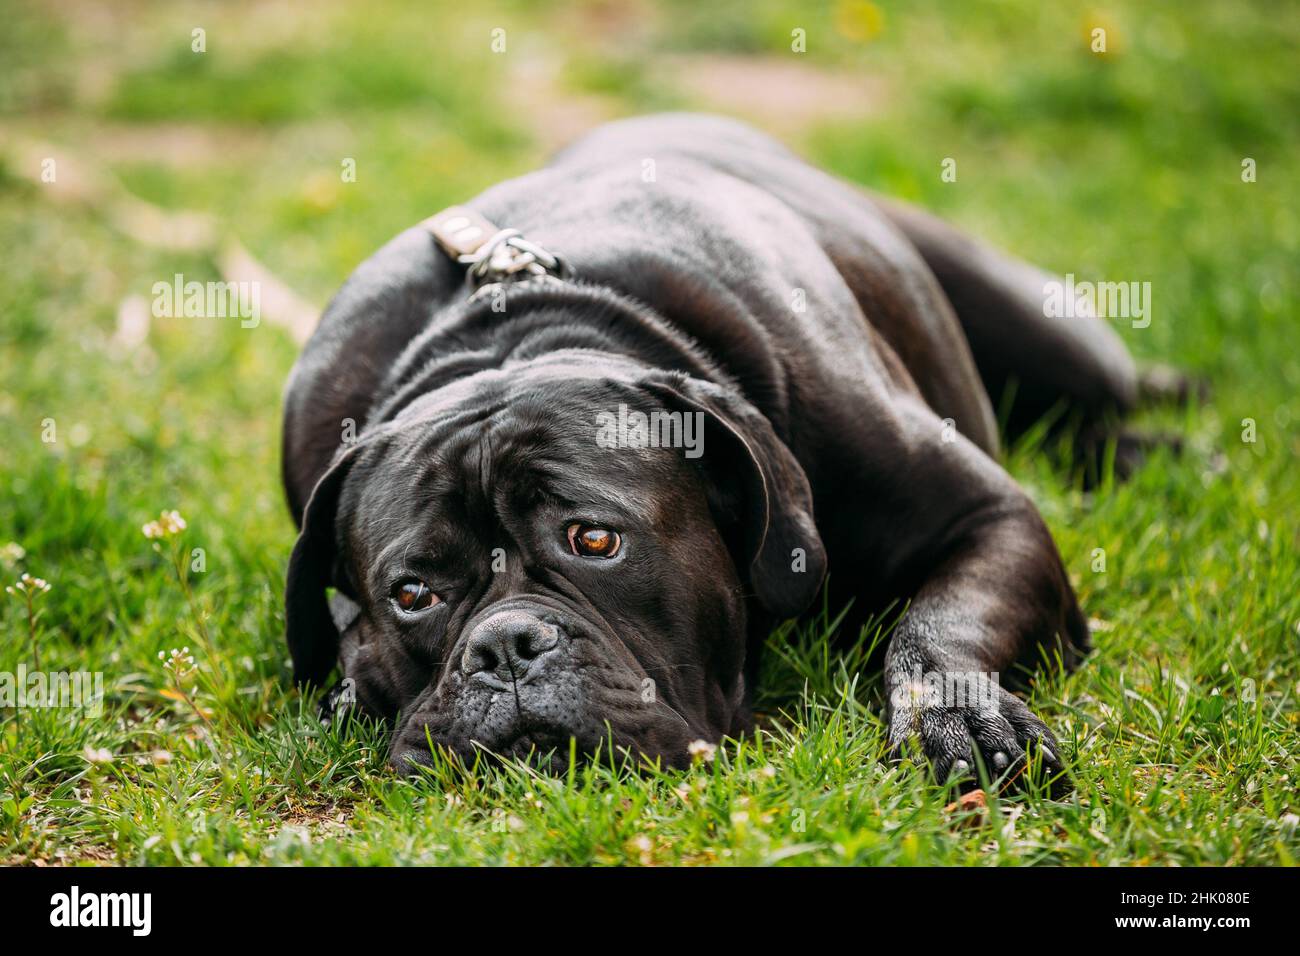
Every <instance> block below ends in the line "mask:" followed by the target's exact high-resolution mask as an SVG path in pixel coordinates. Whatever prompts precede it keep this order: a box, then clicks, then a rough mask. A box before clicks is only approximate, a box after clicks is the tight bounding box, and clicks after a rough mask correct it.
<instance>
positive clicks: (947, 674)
mask: <svg viewBox="0 0 1300 956" xmlns="http://www.w3.org/2000/svg"><path fill="white" fill-rule="evenodd" d="M472 208H473V210H474V212H473V213H470V212H466V211H461V210H454V211H452V212H451V213H449V214H447V215H445V216H442V217H436V218H435V220H434V221H433V222H432V224H431V225H429V226H426V227H416V228H413V229H410V230H408V231H406V232H404V233H402V234H401V235H400V236H398V237H397V238H396V239H394V240H393V241H392V242H390V243H389V244H388V245H386V246H385V247H384V248H383V249H381V250H380V251H379V252H378V253H376V254H375V255H374V256H373V257H372V258H371V259H369V260H368V261H367V262H365V263H364V264H362V266H361V267H360V268H359V269H358V270H357V271H356V273H355V274H354V275H353V276H352V278H351V279H349V280H348V282H347V284H346V285H345V286H344V287H343V289H342V291H340V292H339V294H338V295H337V296H336V297H335V299H334V301H333V302H332V303H331V304H330V306H329V309H328V310H327V312H326V313H325V316H324V318H323V319H322V321H321V324H320V327H319V328H318V329H317V331H316V333H315V335H314V336H313V337H312V339H311V341H310V343H309V344H308V345H307V347H306V349H305V351H304V352H303V355H302V357H301V358H300V359H299V361H298V364H297V367H296V368H295V369H294V373H293V377H292V379H291V380H290V383H289V386H288V390H287V396H286V403H285V405H286V407H285V422H284V480H285V486H286V488H287V491H288V497H289V502H290V506H291V508H292V511H293V514H294V517H295V519H296V520H297V521H298V522H299V524H300V527H301V529H302V531H301V535H300V536H299V539H298V542H297V544H296V546H295V547H294V550H293V556H292V559H291V563H290V567H289V578H288V588H287V596H286V601H287V623H288V639H289V646H290V649H291V651H292V654H293V660H294V670H295V676H296V678H297V679H298V680H299V681H301V682H307V683H320V682H322V681H324V680H325V679H326V678H327V677H328V676H329V674H330V672H331V671H333V670H334V668H335V667H336V665H341V669H342V673H343V675H344V677H345V678H346V680H345V681H344V687H346V688H351V689H353V690H354V691H355V695H356V701H357V703H358V704H359V706H360V707H361V708H362V709H363V710H364V711H367V712H369V713H372V714H376V715H381V716H383V717H386V718H389V719H394V720H395V721H396V725H395V734H394V737H393V744H392V752H391V758H392V760H393V761H394V763H396V764H397V765H399V766H402V765H404V764H405V763H406V761H407V760H415V761H419V760H421V759H424V758H426V757H427V755H428V753H429V742H430V741H432V743H433V744H435V745H441V746H443V747H445V748H448V749H450V750H451V751H453V752H456V753H459V754H461V755H465V756H468V755H472V754H473V753H474V751H475V749H476V745H477V746H481V747H483V748H486V749H487V750H490V751H493V752H496V753H505V754H523V753H527V752H529V751H534V750H535V751H537V752H544V751H551V750H557V751H558V752H559V753H560V754H562V755H567V754H568V748H569V741H570V739H571V738H574V739H576V742H577V747H578V749H579V751H580V752H583V753H590V752H592V751H593V750H595V749H596V748H598V747H600V746H602V744H603V742H604V741H606V740H608V739H609V738H610V737H611V736H612V739H613V742H614V744H615V745H617V746H622V747H625V748H627V749H628V750H629V751H631V752H633V753H642V754H646V755H649V756H652V757H662V758H663V759H664V760H665V761H666V762H668V763H680V762H683V761H684V760H685V759H686V758H687V750H688V745H689V744H690V742H692V741H695V740H697V739H704V740H709V741H715V740H717V739H719V738H720V737H722V736H723V735H727V734H737V733H740V732H742V731H744V730H745V729H746V727H747V726H748V724H749V722H750V719H751V714H750V701H751V698H752V695H753V691H754V677H755V674H756V673H757V658H758V652H759V648H760V646H761V643H762V641H763V640H764V638H765V637H766V635H767V634H768V633H769V632H770V630H771V629H772V627H773V625H774V624H775V623H777V622H779V621H781V620H783V619H787V618H790V617H793V616H797V615H799V614H800V613H801V612H803V611H804V610H805V609H806V608H807V607H808V606H809V605H810V604H811V602H812V601H813V599H814V597H816V596H817V595H818V592H819V590H820V588H821V586H822V583H823V577H824V575H825V572H826V570H827V568H828V567H829V568H830V569H832V570H833V572H834V574H833V583H834V586H835V588H836V592H835V594H834V596H833V600H836V601H841V600H847V599H848V598H850V597H851V598H853V599H854V604H855V607H857V608H858V609H861V610H871V609H879V608H882V607H885V606H887V605H888V604H889V603H890V602H892V601H895V600H898V599H905V600H908V601H910V605H909V606H908V609H907V611H906V613H905V614H904V616H903V618H902V619H901V621H900V622H899V624H898V626H897V628H896V629H895V631H894V634H893V636H892V638H891V640H890V643H889V646H888V650H887V653H886V657H885V677H886V691H887V693H888V695H889V700H890V713H889V722H890V731H889V732H890V737H891V740H892V741H893V742H894V743H895V744H902V743H904V742H905V741H907V740H910V739H914V738H919V740H920V742H921V744H922V745H923V747H924V750H925V752H926V753H927V754H928V755H929V757H930V758H931V760H932V762H933V764H934V766H935V769H936V771H937V772H938V773H939V774H940V775H941V776H946V775H947V774H948V773H949V772H950V771H951V770H954V769H956V770H957V771H962V770H964V769H969V767H970V766H971V764H972V762H973V760H974V757H975V755H976V753H977V752H978V754H979V755H980V756H981V758H982V759H983V761H984V762H985V764H986V765H987V766H988V767H989V768H990V769H991V770H995V771H1001V770H1004V769H1006V768H1007V767H1008V766H1009V765H1011V764H1014V763H1016V762H1018V761H1020V760H1022V759H1024V757H1025V754H1026V750H1027V749H1033V748H1035V747H1037V748H1040V749H1041V752H1042V755H1043V760H1044V762H1045V764H1046V765H1047V766H1048V767H1049V768H1051V769H1058V768H1059V762H1058V755H1059V753H1060V751H1059V747H1058V745H1057V744H1056V742H1055V740H1054V738H1053V737H1052V734H1051V732H1050V731H1049V730H1048V729H1047V727H1046V726H1044V724H1043V723H1042V722H1041V721H1040V720H1039V719H1038V718H1037V717H1035V716H1034V715H1033V714H1032V713H1031V712H1030V711H1029V710H1028V709H1027V708H1026V707H1025V705H1024V704H1023V703H1022V702H1021V701H1020V700H1019V699H1018V698H1017V697H1015V696H1012V695H1011V694H1010V693H1008V692H1007V691H1006V690H1005V689H1002V688H1000V687H993V688H992V690H991V693H992V699H991V701H990V700H988V699H982V700H978V699H971V700H966V701H960V700H959V701H953V700H951V699H949V697H948V695H947V694H944V693H935V692H933V690H932V688H934V687H937V686H939V684H937V683H935V682H933V681H932V678H934V677H935V676H936V675H939V676H940V677H944V678H951V677H953V676H954V675H967V674H974V675H994V674H1002V675H1009V673H1010V672H1011V671H1012V669H1013V668H1015V667H1017V666H1018V665H1030V666H1032V665H1035V664H1037V663H1040V662H1041V661H1042V660H1044V659H1057V660H1060V661H1062V662H1063V663H1064V664H1065V665H1066V666H1069V665H1072V664H1073V663H1074V662H1075V661H1076V660H1077V659H1078V658H1079V656H1080V655H1081V654H1082V653H1083V652H1084V650H1085V649H1086V647H1087V644H1088V631H1087V626H1086V622H1085V619H1084V617H1083V615H1082V614H1081V613H1080V611H1079V607H1078V604H1077V602H1076V600H1075V596H1074V594H1073V592H1072V590H1071V587H1070V584H1069V581H1068V580H1067V577H1066V572H1065V569H1064V568H1063V567H1062V564H1061V559H1060V557H1059V555H1058V553H1057V550H1056V547H1055V545H1054V544H1053V542H1052V539H1051V537H1050V535H1049V534H1048V531H1047V528H1046V527H1045V526H1044V524H1043V521H1042V519H1041V518H1040V517H1039V515H1038V513H1037V511H1036V510H1035V508H1034V505H1033V504H1032V503H1031V502H1030V500H1029V498H1028V497H1027V496H1026V495H1025V493H1024V492H1023V491H1022V490H1021V489H1020V488H1019V487H1018V486H1017V485H1016V484H1015V482H1013V481H1012V480H1011V478H1010V477H1009V476H1008V475H1007V474H1006V472H1005V471H1003V470H1002V468H1000V467H999V466H998V464H997V462H996V460H995V458H996V456H997V454H998V433H997V429H996V427H995V419H994V415H993V412H992V408H991V403H990V398H989V396H990V395H993V396H997V397H1000V396H1002V395H1004V394H1007V389H1008V387H1009V386H1011V385H1012V384H1013V383H1014V389H1015V391H1014V405H1013V406H1012V407H1011V410H1010V422H1011V428H1012V429H1013V430H1014V429H1016V428H1018V427H1021V426H1023V425H1024V424H1026V423H1029V422H1032V421H1034V420H1036V419H1038V418H1039V417H1041V416H1042V415H1044V414H1045V413H1046V412H1048V411H1049V410H1051V409H1053V408H1054V407H1056V406H1059V405H1060V404H1061V403H1062V402H1063V401H1064V403H1067V404H1068V405H1069V406H1071V407H1072V408H1073V409H1074V410H1075V414H1076V418H1077V420H1078V421H1079V423H1080V424H1081V427H1082V428H1083V430H1084V432H1085V433H1086V432H1087V430H1088V429H1089V428H1095V427H1098V426H1099V424H1100V423H1102V422H1104V421H1107V420H1109V416H1110V415H1111V414H1112V413H1116V412H1120V413H1122V412H1124V411H1126V410H1128V409H1130V408H1131V407H1132V406H1133V405H1134V403H1135V400H1136V397H1137V392H1138V376H1137V373H1136V371H1135V369H1134V365H1133V362H1132V361H1131V359H1130V358H1129V356H1128V354H1127V353H1126V351H1125V349H1124V347H1123V346H1122V345H1121V343H1120V341H1119V340H1118V338H1117V337H1116V336H1115V335H1114V334H1113V332H1112V331H1111V330H1110V329H1109V328H1108V327H1107V326H1106V325H1105V324H1104V323H1103V322H1102V321H1101V320H1100V319H1097V318H1091V317H1085V318H1075V319H1069V320H1065V319H1048V318H1045V317H1044V307H1043V303H1044V290H1045V284H1046V283H1047V282H1049V281H1051V277H1050V276H1048V275H1046V274H1045V273H1042V272H1040V271H1038V270H1036V269H1033V268H1032V267H1030V266H1028V265H1025V264H1023V263H1020V262H1017V261H1014V260H1011V259H1009V258H1006V257H1004V256H1002V255H1000V254H998V253H996V252H993V251H991V250H990V249H988V248H986V247H984V246H981V245H978V244H976V243H974V242H972V241H971V240H970V239H968V238H966V237H964V236H962V235H960V234H958V233H957V232H955V231H954V230H952V229H950V228H949V227H947V226H945V225H943V224H942V223H940V222H938V221H937V220H935V219H932V218H930V217H929V216H927V215H924V214H922V213H920V212H916V211H913V210H910V209H905V208H900V207H896V206H893V205H890V204H887V203H885V202H883V201H880V200H877V199H875V198H872V197H869V196H867V195H866V194H864V193H861V192H859V191H857V190H856V189H854V188H852V187H850V186H848V185H846V184H844V183H842V182H840V181H838V180H836V179H834V178H832V177H830V176H828V175H826V174H824V173H821V172H819V171H818V170H816V169H813V168H812V167H810V166H808V165H806V164H805V163H804V162H802V161H801V160H799V159H798V158H796V157H795V156H794V155H792V154H791V153H789V152H788V151H786V150H785V149H784V148H783V147H781V146H780V145H778V144H777V143H775V142H773V141H772V140H770V139H768V138H767V137H765V136H763V135H761V134H759V133H757V132H755V131H753V130H751V129H749V128H747V127H745V126H743V125H741V124H739V123H736V122H733V121H730V120H725V119H718V118H711V117H703V116H689V115H674V116H658V117H649V118H644V119H636V120H630V121H624V122H618V123H613V124H610V125H607V126H604V127H602V128H600V129H598V130H596V131H595V132H593V133H591V134H590V135H588V136H587V137H585V138H584V139H582V140H581V141H580V142H579V143H577V144H576V145H574V146H572V147H570V148H569V149H568V150H566V151H564V152H563V153H562V154H561V155H560V156H559V157H557V158H556V159H555V160H554V161H553V162H552V164H551V165H550V166H548V167H546V168H545V169H543V170H541V171H539V172H536V173H532V174H530V175H527V176H523V177H521V178H519V179H516V180H512V181H510V182H507V183H503V184H501V185H499V186H496V187H494V188H492V189H490V190H488V191H487V192H486V193H484V194H483V195H481V196H480V197H478V198H477V199H475V200H474V201H473V203H472ZM479 216H482V217H485V220H481V219H479V218H478V217H479ZM489 221H490V222H489ZM492 224H495V226H497V227H502V228H509V229H514V230H519V231H520V233H522V235H521V236H520V235H514V234H512V233H509V232H504V233H501V234H499V235H491V236H489V235H488V234H489V233H491V232H492V230H493V228H494V227H493V226H492ZM431 231H432V232H431ZM485 240H486V241H485ZM452 253H464V254H466V255H467V259H469V260H472V266H471V268H470V270H469V272H470V280H471V284H477V285H478V286H479V291H478V292H477V293H475V294H474V295H472V296H471V294H470V293H471V291H473V290H472V289H467V276H466V271H467V270H466V268H465V265H464V264H462V263H458V262H457V261H456V259H455V258H454V257H453V255H452ZM665 446H675V447H665ZM329 586H332V587H333V588H335V589H336V591H337V593H338V596H337V597H336V599H335V601H334V603H333V604H332V605H330V604H329V603H327V598H326V588H327V587H329Z"/></svg>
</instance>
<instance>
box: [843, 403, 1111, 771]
mask: <svg viewBox="0 0 1300 956" xmlns="http://www.w3.org/2000/svg"><path fill="white" fill-rule="evenodd" d="M897 410H898V412H899V418H898V423H899V429H898V431H896V432H892V433H891V434H894V435H898V436H899V440H898V441H889V442H888V444H887V445H879V446H871V445H870V444H869V443H867V442H866V441H864V442H863V445H864V447H868V448H870V449H871V450H872V452H873V458H872V459H869V461H868V464H867V466H866V467H867V468H869V467H870V461H871V460H877V461H879V460H883V461H888V462H889V463H890V466H891V467H890V468H889V469H888V470H884V471H882V470H879V469H877V470H875V471H874V473H871V472H868V473H869V474H871V475H872V484H871V496H870V497H869V498H866V497H859V498H858V500H859V501H864V500H866V501H870V502H871V506H870V507H867V508H863V509H862V510H861V511H860V512H859V513H858V514H857V515H855V519H857V520H854V521H853V523H852V528H853V536H854V539H855V541H857V542H858V543H859V546H861V547H862V548H863V551H862V552H861V554H862V555H863V557H862V558H861V560H862V561H863V562H864V563H865V562H866V561H871V562H872V565H871V566H872V567H873V568H874V569H875V571H874V574H873V581H874V580H876V579H877V578H879V579H881V580H883V581H884V582H886V585H887V587H888V588H889V591H890V592H891V593H893V594H898V595H902V596H906V597H908V598H909V599H910V600H909V604H908V607H907V609H906V611H905V612H904V614H903V616H902V618H901V619H900V621H899V622H898V625H897V627H896V628H895V631H894V634H893V636H892V637H891V639H890V643H889V646H888V648H887V650H886V653H885V691H886V694H887V701H888V713H889V740H890V743H891V744H892V745H893V746H894V747H895V748H902V747H904V746H905V745H906V744H907V742H908V741H910V740H919V742H920V745H921V747H922V749H923V750H924V752H925V754H926V756H927V757H929V759H930V761H931V763H932V765H933V766H934V768H935V771H936V773H937V774H938V776H939V777H940V778H941V779H942V778H946V777H947V776H948V775H949V774H950V773H951V772H952V771H953V770H954V769H955V770H958V771H969V770H971V769H973V768H974V766H975V759H976V757H977V756H978V757H979V759H980V760H982V761H983V763H984V765H985V766H986V768H987V769H988V770H989V772H990V773H992V774H1000V773H1002V772H1003V771H1006V770H1008V769H1011V768H1014V767H1015V766H1016V765H1017V764H1018V763H1020V762H1021V761H1023V760H1024V759H1025V756H1026V753H1028V752H1032V751H1035V750H1037V751H1039V752H1040V753H1041V756H1042V761H1043V764H1044V765H1045V766H1046V767H1047V769H1049V770H1051V771H1059V770H1060V769H1061V761H1060V757H1061V750H1060V747H1059V745H1058V744H1057V743H1056V740H1055V738H1054V737H1053V735H1052V733H1051V731H1049V730H1048V728H1047V727H1046V725H1045V724H1044V723H1043V722H1042V721H1041V720H1039V719H1038V718H1037V717H1036V716H1034V715H1033V714H1032V713H1031V712H1030V711H1029V709H1028V708H1027V707H1026V706H1025V704H1024V702H1023V701H1021V700H1020V699H1019V698H1017V697H1015V696H1014V695H1013V694H1012V693H1010V691H1009V690H1008V689H1007V686H1006V685H1008V684H1012V683H1017V682H1019V681H1018V680H1017V677H1018V675H1017V671H1018V670H1020V669H1022V668H1023V669H1028V668H1032V667H1034V666H1038V665H1042V664H1044V663H1048V664H1050V663H1051V662H1053V661H1056V660H1059V661H1060V662H1061V663H1062V664H1063V665H1064V666H1065V667H1067V668H1069V667H1071V666H1073V665H1074V664H1075V663H1076V662H1077V661H1078V660H1079V659H1080V658H1081V657H1082V656H1083V654H1084V653H1086V651H1087V649H1088V629H1087V622H1086V620H1085V618H1084V616H1083V614H1082V612H1081V611H1080V609H1079V605H1078V601H1077V599H1076V598H1075V595H1074V592H1073V590H1072V588H1071V587H1070V582H1069V578H1068V575H1067V573H1066V570H1065V567H1064V565H1063V563H1062V561H1061V557H1060V554H1059V553H1058V551H1057V549H1056V545H1055V543H1054V542H1053V541H1052V537H1051V534H1050V533H1049V532H1048V529H1047V526H1046V525H1045V524H1044V522H1043V520H1042V518H1041V517H1040V515H1039V514H1038V511H1037V509H1036V508H1035V507H1034V504H1033V502H1032V500H1031V499H1030V498H1029V497H1028V495H1026V494H1025V492H1024V491H1023V490H1022V489H1021V488H1020V487H1019V486H1018V485H1017V484H1016V483H1015V482H1014V481H1013V480H1012V479H1011V478H1010V476H1009V475H1007V473H1006V472H1005V471H1003V470H1002V469H1001V468H999V467H998V466H997V465H996V464H995V463H994V462H993V461H992V460H991V459H989V458H988V457H987V456H985V455H983V454H982V453H980V452H979V451H978V450H977V449H976V447H975V446H974V445H972V444H971V443H969V442H967V441H966V440H965V439H963V438H961V437H957V438H956V439H954V440H952V441H950V442H945V440H944V439H942V438H941V437H940V434H941V431H942V428H943V423H942V422H941V421H939V420H938V419H937V418H936V417H935V416H934V414H933V413H932V412H931V411H930V410H929V409H924V408H919V407H916V406H909V405H907V404H900V405H899V406H897ZM864 487H866V486H865V485H864ZM882 554H888V555H889V558H888V560H881V557H880V556H881V555H882ZM867 556H870V557H867Z"/></svg>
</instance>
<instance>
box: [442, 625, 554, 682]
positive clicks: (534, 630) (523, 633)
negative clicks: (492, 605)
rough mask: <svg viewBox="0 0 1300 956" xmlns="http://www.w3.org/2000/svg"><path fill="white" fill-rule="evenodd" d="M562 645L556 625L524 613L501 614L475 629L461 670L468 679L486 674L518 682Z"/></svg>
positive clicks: (467, 643)
mask: <svg viewBox="0 0 1300 956" xmlns="http://www.w3.org/2000/svg"><path fill="white" fill-rule="evenodd" d="M559 642H560V632H559V630H558V629H557V628H555V627H554V626H553V625H551V624H547V623H545V622H544V621H540V620H538V619H537V618H536V617H534V616H533V615H531V614H529V613H527V612H525V611H501V612H500V613H497V614H493V615H492V616H491V617H489V618H488V619H487V620H485V621H484V622H483V623H481V624H479V625H478V626H477V627H476V628H474V631H473V633H472V634H470V636H469V640H468V641H466V642H465V653H464V655H462V657H461V659H460V667H461V670H462V671H463V672H464V673H465V675H466V676H467V677H468V676H471V675H473V674H479V673H483V672H485V671H486V672H490V673H493V674H496V676H497V677H498V678H500V679H501V680H503V681H504V680H516V681H517V680H520V679H521V678H523V676H524V674H525V673H527V671H528V668H529V667H530V666H532V664H533V662H534V661H535V660H537V658H539V657H541V656H542V655H543V654H545V653H546V652H547V651H549V650H551V649H552V648H554V647H555V646H556V645H557V644H558V643H559Z"/></svg>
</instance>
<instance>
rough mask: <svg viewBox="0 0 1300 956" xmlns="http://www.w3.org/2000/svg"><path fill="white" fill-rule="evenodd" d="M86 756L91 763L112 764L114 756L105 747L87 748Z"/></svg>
mask: <svg viewBox="0 0 1300 956" xmlns="http://www.w3.org/2000/svg"><path fill="white" fill-rule="evenodd" d="M84 756H85V758H86V760H87V761H89V762H90V763H96V764H101V763H112V762H113V755H112V754H111V753H109V752H108V751H107V750H106V749H104V748H103V747H87V748H86V749H85V751H84Z"/></svg>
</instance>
